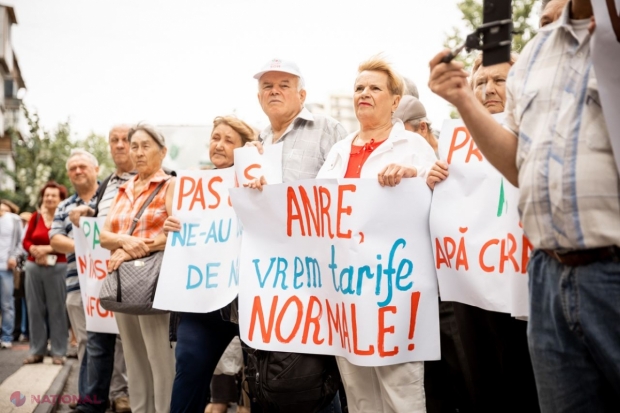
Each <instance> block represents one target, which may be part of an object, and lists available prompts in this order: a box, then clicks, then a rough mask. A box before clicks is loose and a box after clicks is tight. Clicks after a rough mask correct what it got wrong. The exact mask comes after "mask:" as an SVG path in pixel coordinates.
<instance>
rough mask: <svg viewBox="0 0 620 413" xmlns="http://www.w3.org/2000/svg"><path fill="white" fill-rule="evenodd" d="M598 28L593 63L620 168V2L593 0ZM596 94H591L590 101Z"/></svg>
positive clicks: (599, 103) (617, 165) (593, 49)
mask: <svg viewBox="0 0 620 413" xmlns="http://www.w3.org/2000/svg"><path fill="white" fill-rule="evenodd" d="M592 9H593V10H594V17H595V19H596V30H595V31H594V36H593V37H592V42H591V45H592V62H593V63H594V69H595V71H596V79H597V81H598V92H599V95H600V101H598V102H597V101H595V103H596V104H598V105H601V104H602V107H603V115H604V116H605V122H606V123H607V130H608V131H609V138H610V140H611V146H612V148H613V152H614V157H615V159H616V167H617V168H618V171H620V116H618V108H619V107H620V70H618V56H620V1H619V0H592ZM591 98H592V97H591V96H588V100H590V99H591Z"/></svg>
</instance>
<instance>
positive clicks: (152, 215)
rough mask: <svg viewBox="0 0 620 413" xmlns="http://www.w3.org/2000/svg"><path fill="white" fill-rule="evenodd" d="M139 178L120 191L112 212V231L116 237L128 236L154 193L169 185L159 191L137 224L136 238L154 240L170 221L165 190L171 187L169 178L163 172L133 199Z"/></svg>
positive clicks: (123, 186) (119, 189) (160, 171)
mask: <svg viewBox="0 0 620 413" xmlns="http://www.w3.org/2000/svg"><path fill="white" fill-rule="evenodd" d="M137 179H138V176H135V177H134V178H132V179H130V180H129V181H127V182H126V183H125V184H123V185H122V186H121V187H120V188H118V193H117V194H116V198H115V200H114V205H113V206H112V208H111V209H110V212H109V215H110V228H111V231H112V232H114V233H116V234H127V233H128V232H129V230H130V229H131V224H132V223H133V219H134V218H135V217H136V215H138V212H139V211H140V208H142V205H143V204H144V202H146V199H147V198H148V197H149V195H151V193H152V192H153V191H154V190H155V188H156V187H157V185H158V184H159V183H160V182H161V181H166V183H165V184H164V185H163V187H162V188H161V189H160V190H159V192H158V193H157V195H156V196H155V198H153V200H152V201H151V203H150V204H149V206H148V207H147V208H146V209H145V210H144V213H143V214H142V216H141V217H140V219H139V220H138V225H136V229H135V230H134V232H133V233H132V235H133V236H136V237H141V238H151V239H153V238H155V237H157V236H158V235H159V234H160V233H162V232H163V231H164V221H165V220H166V218H168V213H167V212H166V188H168V185H169V184H170V176H169V175H166V173H165V172H164V171H163V170H162V169H160V170H159V171H158V172H157V173H156V174H155V175H154V176H153V177H152V178H151V180H150V181H149V183H148V185H145V186H144V189H143V190H142V192H140V193H139V194H138V196H137V197H134V185H135V182H136V180H137Z"/></svg>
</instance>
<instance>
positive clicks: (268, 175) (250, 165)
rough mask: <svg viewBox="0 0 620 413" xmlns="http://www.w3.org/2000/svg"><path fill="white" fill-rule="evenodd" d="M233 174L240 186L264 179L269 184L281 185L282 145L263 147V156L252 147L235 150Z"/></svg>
mask: <svg viewBox="0 0 620 413" xmlns="http://www.w3.org/2000/svg"><path fill="white" fill-rule="evenodd" d="M234 153H235V173H236V175H237V182H238V183H239V185H240V186H243V184H247V183H248V182H250V181H252V180H253V179H256V178H260V177H261V176H264V177H265V180H266V181H267V182H268V183H269V184H279V183H282V144H281V143H279V144H276V145H267V146H265V147H263V154H262V155H261V154H259V153H258V150H256V148H253V147H242V148H237V149H235V151H234Z"/></svg>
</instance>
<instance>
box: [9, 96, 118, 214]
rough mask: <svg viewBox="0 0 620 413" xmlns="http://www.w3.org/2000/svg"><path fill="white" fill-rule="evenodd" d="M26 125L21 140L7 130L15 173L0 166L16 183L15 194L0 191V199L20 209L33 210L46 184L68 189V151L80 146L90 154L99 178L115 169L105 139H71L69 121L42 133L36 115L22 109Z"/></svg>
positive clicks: (92, 137)
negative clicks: (96, 162) (26, 127)
mask: <svg viewBox="0 0 620 413" xmlns="http://www.w3.org/2000/svg"><path fill="white" fill-rule="evenodd" d="M23 111H24V116H25V119H26V122H27V124H28V133H26V134H24V136H23V137H20V135H19V134H17V133H15V131H9V133H11V134H12V139H13V142H15V144H14V151H15V171H9V170H7V169H6V166H5V165H0V168H2V170H3V171H5V172H6V174H7V175H9V176H10V177H11V178H12V179H13V180H14V181H15V192H14V193H12V192H7V191H0V197H4V198H8V199H10V200H12V201H13V202H15V203H16V204H17V205H18V206H19V207H20V208H21V209H22V210H30V211H32V210H34V209H35V208H36V205H37V202H38V201H39V199H38V196H39V190H40V188H42V187H43V185H45V184H46V183H47V182H48V181H50V180H54V181H56V182H58V183H59V184H62V185H64V186H66V187H67V189H68V190H69V191H70V192H71V191H72V189H73V188H72V186H71V182H70V181H69V176H68V175H67V168H66V161H67V158H68V156H69V154H70V153H71V149H73V148H75V147H82V148H84V149H86V150H88V151H90V152H91V153H92V154H93V155H95V157H96V158H97V159H98V160H99V162H100V169H99V170H100V175H99V176H100V177H101V176H104V174H109V173H110V171H111V170H112V169H113V168H114V164H113V163H112V160H111V159H110V155H109V152H108V146H107V140H106V139H105V137H102V136H100V135H95V134H91V135H89V136H88V137H87V138H86V139H85V140H83V141H77V142H75V141H72V140H71V127H70V124H69V122H61V123H59V124H58V125H57V127H56V128H55V129H54V130H52V131H47V130H44V129H43V128H42V127H41V125H40V122H39V116H38V114H37V113H33V112H30V111H29V110H28V109H27V108H26V107H23Z"/></svg>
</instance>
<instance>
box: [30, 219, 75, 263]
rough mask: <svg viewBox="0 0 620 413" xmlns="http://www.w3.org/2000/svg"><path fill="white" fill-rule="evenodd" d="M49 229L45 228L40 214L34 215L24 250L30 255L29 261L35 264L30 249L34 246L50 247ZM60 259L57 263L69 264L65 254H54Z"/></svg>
mask: <svg viewBox="0 0 620 413" xmlns="http://www.w3.org/2000/svg"><path fill="white" fill-rule="evenodd" d="M49 230H50V229H49V228H48V227H46V226H45V220H44V219H43V217H42V216H41V214H39V213H38V212H35V213H34V214H32V217H31V218H30V221H29V222H28V229H27V230H26V236H24V242H23V245H24V249H25V250H26V252H27V253H28V261H32V262H34V257H33V256H32V255H30V247H32V246H33V245H50V237H49ZM54 255H56V256H57V257H58V258H57V259H56V262H67V257H65V254H54Z"/></svg>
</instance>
